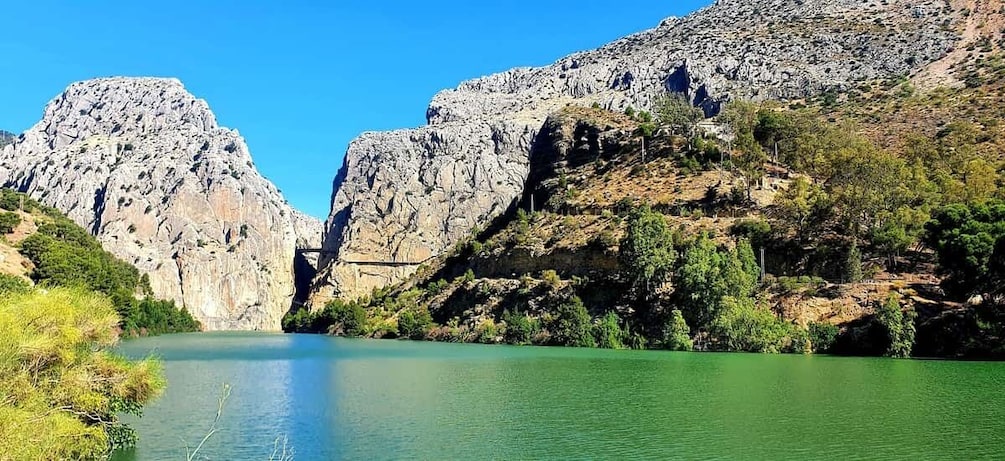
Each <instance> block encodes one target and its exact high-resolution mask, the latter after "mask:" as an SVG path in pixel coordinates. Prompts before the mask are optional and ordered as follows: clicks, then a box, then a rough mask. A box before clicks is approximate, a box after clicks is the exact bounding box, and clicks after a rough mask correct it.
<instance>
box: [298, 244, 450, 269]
mask: <svg viewBox="0 0 1005 461" xmlns="http://www.w3.org/2000/svg"><path fill="white" fill-rule="evenodd" d="M297 253H299V254H317V255H321V256H335V255H337V254H338V252H337V251H332V250H325V249H324V248H297ZM433 258H435V256H430V257H429V258H426V259H424V260H422V261H379V260H373V261H362V260H347V259H336V262H339V263H342V264H349V265H355V266H383V267H413V266H421V265H423V264H425V263H427V262H429V261H432V260H433Z"/></svg>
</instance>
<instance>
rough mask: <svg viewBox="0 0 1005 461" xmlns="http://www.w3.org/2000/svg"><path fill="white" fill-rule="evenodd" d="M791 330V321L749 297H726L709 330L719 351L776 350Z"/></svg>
mask: <svg viewBox="0 0 1005 461" xmlns="http://www.w3.org/2000/svg"><path fill="white" fill-rule="evenodd" d="M791 329H792V325H791V324H789V323H787V322H785V321H783V320H781V319H779V318H778V317H777V316H775V314H774V313H773V312H771V311H770V310H769V309H766V308H763V307H759V306H757V304H756V303H755V302H754V300H753V299H751V298H734V297H730V296H727V297H725V298H723V300H722V310H721V311H720V312H719V315H718V316H717V317H716V318H715V319H714V320H713V321H712V324H711V325H710V328H709V332H710V333H711V334H712V337H713V338H714V339H715V340H716V348H717V349H720V350H727V351H744V352H770V353H778V352H782V350H783V349H784V348H785V346H786V344H787V343H788V342H790V340H791V337H790V334H791Z"/></svg>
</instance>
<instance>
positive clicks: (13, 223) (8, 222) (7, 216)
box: [0, 212, 21, 234]
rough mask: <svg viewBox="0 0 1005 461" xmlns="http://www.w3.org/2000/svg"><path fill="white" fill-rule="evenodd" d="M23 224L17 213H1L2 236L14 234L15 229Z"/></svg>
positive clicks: (0, 232)
mask: <svg viewBox="0 0 1005 461" xmlns="http://www.w3.org/2000/svg"><path fill="white" fill-rule="evenodd" d="M20 224H21V217H20V216H18V215H17V213H10V212H4V213H0V234H9V233H11V232H14V228H16V227H17V226H18V225H20Z"/></svg>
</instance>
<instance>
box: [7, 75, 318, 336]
mask: <svg viewBox="0 0 1005 461" xmlns="http://www.w3.org/2000/svg"><path fill="white" fill-rule="evenodd" d="M0 182H2V183H3V185H4V186H6V187H11V188H14V189H17V190H20V191H22V192H26V193H29V194H30V195H31V196H32V197H34V198H36V199H38V200H40V201H41V202H42V203H45V204H46V205H49V206H53V207H55V208H58V209H60V210H62V211H64V212H65V213H66V214H67V215H68V216H69V217H70V218H71V219H73V220H74V221H75V222H77V223H78V224H79V225H81V226H82V227H84V228H87V229H89V230H90V231H91V233H92V234H94V235H96V236H97V237H98V238H99V240H100V241H101V242H102V244H104V245H106V246H108V247H109V248H110V249H111V251H112V252H113V253H115V254H116V256H118V257H120V258H122V259H124V260H126V261H128V262H130V263H132V264H134V265H136V266H137V267H138V268H139V269H140V270H141V271H142V272H144V273H147V274H149V275H150V279H151V285H152V287H153V289H154V293H155V294H156V295H158V296H160V297H163V298H167V299H172V300H174V301H176V302H177V303H178V304H179V305H184V306H186V307H188V309H189V310H190V311H191V312H192V314H193V315H194V316H195V317H196V318H197V319H198V320H200V321H201V322H202V323H203V325H205V326H206V328H207V329H210V330H217V329H266V330H276V329H278V328H279V319H280V318H281V317H282V315H283V313H285V312H286V311H287V310H288V309H289V308H290V305H291V303H292V297H293V295H294V288H293V287H294V278H295V274H294V273H293V260H294V248H295V247H296V246H297V242H298V240H300V241H302V242H304V243H306V242H308V241H311V240H314V239H316V237H315V236H314V235H313V234H316V233H317V232H316V231H315V230H312V229H309V228H310V227H311V226H312V224H311V219H310V218H309V217H306V216H305V215H300V214H298V212H296V211H295V210H293V208H292V207H291V206H290V205H289V204H288V203H286V201H285V199H283V197H282V195H281V194H280V193H279V191H278V189H277V188H276V187H275V186H274V185H272V184H271V183H270V182H268V181H267V180H266V179H265V178H264V177H262V176H261V175H260V174H259V173H258V171H257V169H256V168H255V166H254V163H253V161H252V160H251V157H250V154H249V151H248V148H247V145H246V143H245V141H244V139H243V138H242V137H241V136H240V134H239V133H238V132H237V131H235V130H230V129H227V128H223V127H221V126H219V125H218V124H217V121H216V116H215V115H214V114H213V112H212V111H211V110H210V108H209V105H208V103H206V101H205V100H202V99H198V98H196V97H194V96H193V95H191V93H189V92H188V91H187V90H186V89H185V87H184V86H183V85H182V83H181V82H180V81H179V80H178V79H174V78H158V77H109V78H100V79H93V80H86V81H81V82H75V83H73V84H71V85H69V86H68V87H67V89H66V90H65V91H63V92H62V93H60V94H59V95H57V96H56V97H55V98H54V99H53V100H52V101H51V102H50V103H49V104H48V105H47V106H46V109H45V112H44V115H43V117H42V119H41V120H40V121H39V122H38V123H36V124H35V125H34V126H33V127H32V128H30V129H28V130H27V131H26V132H25V133H24V134H23V135H22V136H21V137H20V138H19V139H18V140H17V141H16V142H14V143H12V144H10V145H7V146H5V147H4V148H3V150H2V156H0ZM318 227H319V225H318ZM248 268H253V270H248Z"/></svg>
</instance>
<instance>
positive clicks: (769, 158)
mask: <svg viewBox="0 0 1005 461" xmlns="http://www.w3.org/2000/svg"><path fill="white" fill-rule="evenodd" d="M995 59H998V58H993V59H992V58H987V59H983V60H982V61H981V62H985V63H990V64H988V65H991V66H992V68H993V69H992V68H988V69H985V71H982V72H981V73H980V75H981V79H982V80H981V82H980V84H978V85H968V86H965V87H962V88H957V89H945V88H940V89H936V90H933V91H929V92H920V91H915V90H914V89H913V87H911V86H910V83H909V82H907V81H906V80H899V81H890V82H872V83H868V84H863V85H862V86H860V87H859V88H857V89H855V90H852V91H848V92H846V93H838V92H828V93H827V94H825V95H823V96H821V97H820V98H817V99H811V100H808V101H804V102H795V103H792V104H789V105H781V104H778V103H771V102H768V103H763V104H755V103H751V102H745V101H734V102H731V103H729V104H727V105H725V106H724V108H723V111H722V113H721V114H720V115H719V116H718V117H717V118H716V120H714V122H715V123H716V124H717V126H718V128H717V130H713V131H712V132H710V133H704V132H703V131H702V130H700V129H697V122H698V120H699V112H698V111H696V110H695V109H694V108H693V107H690V105H689V104H687V101H686V100H685V99H684V98H683V97H681V96H680V95H668V96H667V97H665V98H662V99H660V100H658V101H657V103H656V106H655V107H654V110H653V113H655V114H656V115H655V116H653V115H651V114H650V113H647V112H638V111H635V110H630V111H628V112H627V113H626V114H624V115H621V114H612V113H606V115H605V113H604V111H602V110H600V109H599V108H594V109H593V110H585V109H582V110H580V109H567V110H566V114H569V115H566V117H571V118H574V119H576V120H575V121H574V122H570V126H575V127H576V128H575V130H576V133H575V137H576V138H582V139H584V140H589V139H594V140H596V139H602V140H603V143H607V144H612V143H613V141H612V139H617V143H620V145H619V147H613V148H611V147H606V148H605V147H603V146H598V144H602V143H594V144H588V143H586V142H585V141H584V142H582V143H581V142H580V141H578V140H577V139H572V140H568V142H569V143H570V144H571V145H570V146H569V148H568V149H567V150H562V151H560V152H558V153H557V154H555V153H552V154H551V156H552V157H553V156H554V155H569V156H577V155H578V156H579V157H575V158H572V157H570V158H567V159H563V160H560V161H562V162H565V163H561V164H558V166H556V167H554V168H555V169H554V170H553V171H554V175H553V177H548V178H543V179H542V178H538V179H537V180H538V181H540V183H535V184H528V190H529V192H528V193H531V194H533V195H534V197H535V198H536V199H537V203H539V204H540V203H544V206H543V207H539V209H538V210H535V211H536V212H535V213H532V214H531V213H526V212H524V211H522V210H518V211H517V212H515V213H512V214H510V215H509V216H508V217H504V218H502V224H499V225H496V226H494V227H493V230H492V231H489V232H482V233H480V234H477V235H473V236H472V237H471V238H470V239H469V240H467V241H465V242H461V243H460V244H459V245H458V248H457V249H456V250H455V251H454V252H453V253H452V254H451V255H450V256H448V257H446V258H444V259H443V260H442V261H441V265H440V266H439V267H435V268H426V269H423V270H420V271H419V273H418V274H417V275H416V276H415V277H414V278H413V279H412V280H410V281H409V282H407V283H405V284H403V285H402V286H399V287H389V288H387V289H385V290H379V291H375V292H374V293H373V295H372V296H370V297H369V298H368V299H363V300H359V301H356V302H354V303H352V305H353V306H355V312H356V314H355V317H354V320H353V325H358V324H360V323H362V324H363V326H362V327H359V328H353V329H351V331H352V332H353V334H354V335H364V336H376V337H408V338H413V339H416V338H421V339H431V340H443V341H475V342H508V343H512V344H548V345H568V346H587V347H594V346H596V347H609V348H621V347H647V348H666V349H673V350H691V349H702V350H733V351H753V352H838V353H854V354H876V355H888V356H893V357H907V356H911V355H928V356H933V355H934V356H951V357H1002V356H1003V354H1005V350H1003V346H1002V340H1003V338H1005V336H1003V333H1005V327H1003V319H1005V293H1003V288H1002V287H1003V286H1005V284H1003V281H1005V273H1003V269H1005V262H1003V261H1005V187H1003V185H1005V155H1002V154H1001V152H1003V151H1005V115H1003V114H1002V113H1001V112H1000V110H997V108H996V107H1000V106H994V105H989V104H985V103H984V102H981V103H980V104H976V105H975V104H971V103H970V101H974V100H980V101H985V100H987V99H988V98H991V99H994V100H1000V99H1002V98H1005V96H1003V95H1005V84H1003V83H1001V78H1000V77H1001V76H1002V75H1005V73H1002V72H998V71H995V70H994V69H997V67H994V62H997V61H995ZM985 67H987V66H985ZM982 69H983V67H982ZM989 69H990V70H989ZM1002 102H1005V101H1002ZM877 107H881V108H883V109H882V110H886V112H881V111H880V110H877V109H876V108H877ZM926 110H927V111H930V112H934V113H937V114H939V115H940V117H942V118H941V119H938V120H933V119H932V118H931V117H930V116H927V115H926ZM909 116H910V117H916V118H915V120H916V122H915V123H914V125H913V128H909V127H907V126H906V124H907V123H908V122H909V121H910V118H908V117H909ZM587 125H589V126H592V128H584V126H587ZM626 126H627V127H630V128H628V129H625V127H626ZM584 130H586V131H584ZM590 130H592V131H590ZM891 130H900V131H896V132H892V131H891ZM897 136H899V138H898V137H897ZM639 138H643V139H645V142H644V143H641V142H639ZM898 139H899V140H898ZM642 146H644V147H642ZM640 150H641V151H640ZM542 157H544V158H547V157H548V156H542ZM702 188H703V189H702ZM762 255H763V256H762ZM762 271H763V272H762ZM512 274H517V275H518V277H519V278H516V277H513V275H512ZM340 305H345V304H344V303H340ZM297 316H300V317H309V318H310V319H311V320H310V321H304V320H301V323H303V324H311V325H312V327H311V328H308V329H296V328H293V329H296V330H298V331H318V332H331V333H336V334H338V333H345V332H346V330H344V329H343V330H338V328H335V329H332V328H330V327H331V326H332V325H339V324H341V323H340V322H344V320H334V321H330V319H332V318H333V317H331V316H330V315H327V316H326V315H322V314H315V315H311V314H309V313H306V312H301V313H294V314H291V317H290V318H295V317H297ZM360 319H365V320H364V321H362V322H360ZM312 322H314V323H312ZM403 326H404V328H403Z"/></svg>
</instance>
